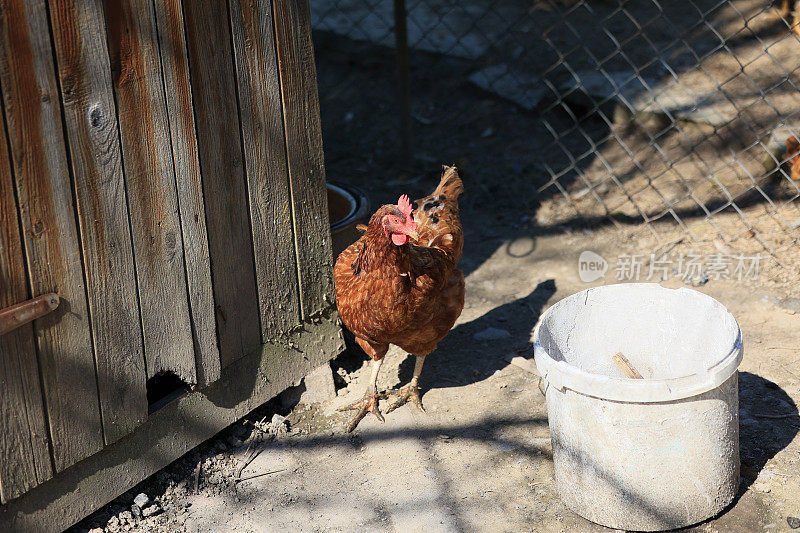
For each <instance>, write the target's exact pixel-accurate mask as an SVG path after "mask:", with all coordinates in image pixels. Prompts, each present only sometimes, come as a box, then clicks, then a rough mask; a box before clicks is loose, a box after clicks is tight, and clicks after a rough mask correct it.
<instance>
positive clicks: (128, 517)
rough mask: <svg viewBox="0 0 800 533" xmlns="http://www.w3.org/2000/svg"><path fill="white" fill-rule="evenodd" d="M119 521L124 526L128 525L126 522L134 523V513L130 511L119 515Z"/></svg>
mask: <svg viewBox="0 0 800 533" xmlns="http://www.w3.org/2000/svg"><path fill="white" fill-rule="evenodd" d="M119 521H120V522H122V523H123V524H124V523H126V522H132V521H133V513H131V512H130V511H123V512H121V513H120V514H119Z"/></svg>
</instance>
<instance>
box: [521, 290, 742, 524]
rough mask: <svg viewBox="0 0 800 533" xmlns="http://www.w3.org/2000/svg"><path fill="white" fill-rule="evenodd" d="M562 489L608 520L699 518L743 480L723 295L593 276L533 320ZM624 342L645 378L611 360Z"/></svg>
mask: <svg viewBox="0 0 800 533" xmlns="http://www.w3.org/2000/svg"><path fill="white" fill-rule="evenodd" d="M533 343H534V356H535V359H536V366H537V368H538V369H539V372H540V374H541V375H542V378H543V387H546V388H545V394H546V398H547V414H548V418H549V424H550V434H551V438H552V444H553V463H554V467H555V476H556V484H557V487H558V492H559V495H560V496H561V499H562V500H563V501H564V502H565V503H566V505H567V506H568V507H569V508H570V509H572V510H573V511H575V512H576V513H578V514H579V515H581V516H583V517H584V518H586V519H588V520H591V521H592V522H596V523H598V524H602V525H604V526H608V527H613V528H618V529H629V530H637V531H658V530H665V529H673V528H678V527H684V526H688V525H691V524H695V523H697V522H701V521H703V520H705V519H707V518H709V517H712V516H714V515H716V514H717V513H719V512H720V511H721V510H722V509H724V508H725V507H726V506H727V505H728V504H729V503H730V502H731V501H732V500H733V498H734V496H735V495H736V491H737V489H738V486H739V416H738V413H739V408H738V404H739V401H738V382H737V370H736V369H737V367H738V366H739V363H740V362H741V360H742V335H741V331H740V329H739V325H738V324H737V323H736V320H735V319H734V318H733V316H731V314H730V313H729V312H728V311H727V310H726V309H725V308H724V307H723V306H722V304H720V303H719V302H717V301H716V300H714V299H713V298H711V297H709V296H706V295H704V294H702V293H700V292H697V291H693V290H690V289H685V288H681V289H666V288H664V287H661V286H659V285H656V284H652V283H629V284H619V285H608V286H603V287H595V288H591V289H587V290H584V291H581V292H579V293H577V294H573V295H572V296H569V297H567V298H565V299H563V300H561V301H560V302H558V303H557V304H555V305H554V306H553V307H551V308H550V309H548V310H547V311H546V312H545V313H544V314H543V315H542V317H541V319H540V320H539V323H538V324H537V325H536V328H535V329H534V331H533ZM616 353H622V354H623V355H624V356H625V358H627V359H628V361H630V363H631V365H632V366H633V367H634V368H635V369H636V370H638V372H639V373H640V374H641V375H642V377H643V378H644V379H630V378H627V377H626V376H625V374H624V373H623V371H622V369H621V368H620V367H619V366H618V365H617V364H616V363H615V362H614V360H613V358H612V357H613V356H614V355H615V354H616Z"/></svg>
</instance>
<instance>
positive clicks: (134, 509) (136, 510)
mask: <svg viewBox="0 0 800 533" xmlns="http://www.w3.org/2000/svg"><path fill="white" fill-rule="evenodd" d="M131 514H132V515H133V517H134V518H135V519H137V520H139V519H141V518H142V508H141V507H139V506H138V505H136V504H135V503H134V504H133V505H131Z"/></svg>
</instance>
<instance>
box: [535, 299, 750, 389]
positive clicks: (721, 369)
mask: <svg viewBox="0 0 800 533" xmlns="http://www.w3.org/2000/svg"><path fill="white" fill-rule="evenodd" d="M622 285H626V286H637V288H642V289H658V290H663V291H685V292H691V293H692V294H694V295H699V296H700V297H701V298H705V299H708V300H710V301H711V302H713V303H714V304H715V305H718V306H720V307H721V308H722V309H723V310H724V311H725V313H727V314H728V316H730V317H731V319H732V320H733V323H734V324H735V325H736V339H735V340H734V342H733V345H732V347H731V349H730V350H729V351H728V352H727V353H726V354H725V355H724V356H722V357H721V358H720V359H719V360H717V361H715V362H714V363H712V364H711V365H709V366H708V367H707V368H705V369H703V370H700V371H698V372H694V373H691V374H687V375H685V376H679V377H675V378H667V379H653V378H648V379H630V378H617V377H611V376H604V375H601V374H593V373H591V372H587V371H585V370H582V369H580V368H578V367H577V366H574V365H572V364H569V363H567V362H566V361H556V360H555V359H553V358H552V357H550V354H548V353H547V350H545V349H544V347H543V346H542V345H541V342H540V340H539V332H540V328H541V325H542V323H543V322H544V321H545V320H546V319H547V317H549V316H550V315H551V314H552V313H553V312H554V311H555V310H557V309H558V308H559V307H560V305H561V303H562V302H564V301H566V300H568V299H570V298H578V297H580V295H584V294H585V295H587V296H588V293H589V292H590V291H596V290H604V289H607V288H610V287H619V286H622ZM532 339H533V355H534V361H535V363H536V367H537V369H538V370H539V374H540V375H541V376H542V379H544V380H545V381H546V382H547V384H548V386H552V387H555V388H556V389H559V390H562V391H563V390H565V389H570V390H572V391H574V392H577V393H580V394H583V395H585V396H591V397H594V398H598V399H603V400H612V401H618V402H626V403H659V402H669V401H674V400H681V399H684V398H690V397H692V396H698V395H700V394H703V393H704V392H707V391H709V390H712V389H715V388H717V387H719V386H720V385H721V384H722V383H724V382H725V381H726V380H727V379H728V378H730V377H731V376H732V375H734V373H735V372H736V370H737V369H738V367H739V363H741V361H742V357H743V355H744V350H743V342H742V330H741V327H740V326H739V322H738V321H737V320H736V318H735V317H734V316H733V315H732V314H731V312H730V311H728V309H727V308H726V307H725V306H724V305H722V304H721V303H720V302H719V301H718V300H716V299H715V298H713V297H711V296H709V295H707V294H704V293H702V292H700V291H696V290H692V289H689V288H686V287H679V288H676V289H672V288H668V287H662V286H661V285H659V284H657V283H615V284H611V285H601V286H598V287H590V288H587V289H584V290H581V291H578V292H576V293H574V294H571V295H569V296H567V297H565V298H563V299H561V300H559V301H558V302H557V303H556V304H554V305H552V306H551V307H550V308H549V309H547V310H546V311H545V312H544V313H542V315H541V317H539V320H538V322H537V323H536V326H535V327H534V329H533V335H532Z"/></svg>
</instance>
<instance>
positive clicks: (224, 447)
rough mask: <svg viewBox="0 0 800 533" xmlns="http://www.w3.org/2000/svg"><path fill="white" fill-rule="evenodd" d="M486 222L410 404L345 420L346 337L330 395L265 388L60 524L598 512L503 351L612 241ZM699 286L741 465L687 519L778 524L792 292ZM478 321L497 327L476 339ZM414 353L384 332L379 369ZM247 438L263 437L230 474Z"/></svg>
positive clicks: (351, 356)
mask: <svg viewBox="0 0 800 533" xmlns="http://www.w3.org/2000/svg"><path fill="white" fill-rule="evenodd" d="M489 231H490V228H488V227H485V228H483V229H481V228H472V229H470V230H468V233H467V242H468V243H472V244H471V246H469V248H468V250H470V251H471V252H472V254H471V255H472V256H473V257H474V256H475V253H476V252H478V251H479V250H480V251H481V252H483V254H485V255H486V259H485V260H484V261H482V262H481V264H480V265H475V267H474V268H472V269H471V272H470V273H469V275H468V277H467V304H466V308H465V309H464V313H463V314H462V316H461V318H460V320H459V321H458V324H457V325H456V327H455V328H454V329H453V331H452V332H451V333H450V335H449V336H448V337H447V338H446V339H445V340H444V341H443V342H442V344H441V345H440V347H439V349H438V350H437V351H436V352H434V353H433V354H432V355H431V356H429V360H428V362H427V363H426V365H425V367H424V371H423V374H422V380H421V385H422V388H423V390H424V396H423V402H424V404H425V406H426V409H427V411H426V412H425V413H421V412H419V411H417V410H416V408H415V407H414V406H413V405H411V404H409V405H406V406H404V407H402V408H401V409H399V410H397V411H395V412H393V413H391V414H389V415H387V416H386V422H385V423H380V422H379V421H378V420H377V419H375V418H373V417H368V418H366V419H365V420H364V421H363V422H362V423H361V425H360V426H359V427H358V429H357V430H356V432H355V433H353V434H352V435H348V434H346V433H345V432H344V428H345V426H346V421H347V419H348V415H347V414H345V413H339V412H336V411H335V409H336V407H338V406H341V405H343V404H346V403H348V402H352V401H354V400H355V399H357V398H359V397H360V396H361V395H362V394H363V391H364V387H365V386H366V383H367V380H368V378H369V366H368V363H367V362H366V359H365V358H364V357H363V356H361V355H360V354H358V353H356V352H354V353H349V352H348V353H346V354H344V355H343V356H341V357H340V358H339V359H338V360H336V361H335V362H334V367H335V368H336V370H337V374H336V375H337V376H339V377H338V378H337V386H338V387H339V390H338V395H337V396H336V398H334V399H332V400H330V401H327V402H325V403H323V404H320V405H313V406H309V405H303V404H299V405H296V406H294V407H293V408H291V410H290V411H289V412H286V411H285V410H281V407H280V405H279V402H277V401H276V402H272V403H270V404H268V405H266V406H264V407H263V408H261V409H260V410H259V411H258V412H255V413H252V414H251V415H250V416H248V417H247V419H245V420H244V421H242V422H239V423H237V424H235V425H234V426H232V427H231V428H229V429H228V430H226V432H224V433H223V434H221V435H220V436H219V437H218V438H216V439H212V440H211V441H209V442H207V443H206V444H204V445H202V446H200V447H199V448H198V449H197V450H196V451H194V452H192V453H190V454H187V456H186V457H184V458H183V459H181V460H179V461H177V462H176V463H175V464H173V465H172V466H171V467H169V468H167V469H166V470H165V471H163V472H160V473H159V474H156V475H155V476H153V478H151V479H150V480H148V481H146V482H144V483H142V484H141V485H140V486H139V487H137V488H135V489H133V490H132V491H129V492H128V493H126V494H125V495H123V496H122V497H121V498H118V499H117V500H115V501H114V502H112V503H111V504H110V505H109V506H107V507H106V508H105V509H103V510H101V511H100V512H98V513H96V514H95V515H93V516H91V517H89V518H88V519H87V520H85V521H84V522H82V523H81V524H80V525H79V526H78V527H76V528H75V529H74V530H73V532H77V531H86V530H87V529H88V530H90V529H92V528H105V531H107V532H116V531H188V532H194V531H198V532H199V531H203V532H207V531H216V532H223V531H236V532H245V531H288V530H298V531H542V532H550V531H587V532H588V531H602V530H604V528H602V527H600V526H597V525H594V524H591V523H589V522H587V521H585V520H583V519H582V518H580V517H578V516H577V515H575V514H573V513H572V512H571V511H569V510H568V509H567V508H566V507H565V506H564V505H563V504H562V503H561V501H560V500H559V498H558V494H557V492H556V488H555V485H554V479H553V465H552V459H551V447H550V439H549V432H548V426H547V410H546V405H545V401H544V398H543V397H542V395H541V393H540V392H539V390H538V388H537V381H538V377H537V376H536V375H535V374H532V373H530V372H528V371H526V370H523V369H522V368H519V367H518V366H515V365H513V364H510V363H509V362H508V359H509V357H510V356H514V355H521V356H523V357H530V355H531V345H530V341H529V336H530V332H531V329H532V327H533V325H534V323H535V322H536V320H537V318H538V316H539V314H540V313H541V311H542V310H543V309H545V308H547V307H548V306H550V305H552V304H553V303H554V302H556V301H558V300H559V299H560V298H562V297H564V296H566V295H568V294H571V293H573V292H575V291H577V290H580V289H583V288H585V287H587V286H588V285H586V284H584V283H582V282H581V281H580V280H579V278H578V273H577V257H578V254H579V253H580V251H583V250H585V249H591V250H593V251H595V252H597V253H599V254H600V255H601V256H604V257H612V256H613V255H615V254H619V253H623V252H624V248H622V247H620V246H619V245H618V244H616V240H612V239H609V238H608V237H607V236H603V235H600V234H596V233H590V232H583V231H580V232H576V233H566V234H563V235H558V236H536V237H535V238H530V237H520V238H517V239H498V238H496V237H492V236H491V234H490V233H489ZM467 263H468V264H470V262H469V261H467ZM607 277H608V275H607ZM604 281H605V282H609V281H613V278H612V279H610V280H609V279H605V280H604ZM601 282H602V281H601ZM666 284H667V285H669V286H678V285H681V282H679V281H678V282H676V281H672V282H667V283H666ZM699 290H701V291H703V292H705V293H707V294H710V295H712V296H713V297H715V298H717V299H719V300H720V301H721V302H722V303H724V304H725V305H726V306H727V307H728V308H729V309H730V311H731V312H732V313H733V314H734V316H735V317H736V318H737V320H738V321H739V323H740V325H741V327H742V330H743V333H744V343H745V356H744V361H743V363H742V365H741V367H740V374H739V376H740V377H739V386H740V413H741V457H742V464H743V467H742V484H741V491H740V493H739V496H738V497H737V499H736V501H735V502H734V504H733V505H732V506H731V507H730V508H729V509H727V510H726V511H725V512H724V513H722V515H721V516H718V517H716V518H714V519H711V520H709V521H707V522H706V523H703V524H700V525H698V526H696V527H695V528H693V529H692V530H693V531H719V532H722V531H734V532H753V531H784V530H788V525H787V521H786V520H787V517H789V516H799V515H800V475H798V474H800V437H798V436H797V434H798V429H800V417H799V416H798V413H797V403H798V402H800V380H798V370H797V369H798V368H799V367H798V364H797V363H798V352H797V348H796V347H797V346H798V345H799V344H800V327H798V326H799V325H800V322H798V315H797V314H796V313H797V312H798V309H797V306H796V305H793V304H792V303H791V302H789V304H787V303H786V302H783V303H782V299H783V295H782V294H780V293H777V292H774V291H770V290H764V289H758V288H755V287H744V286H741V285H739V284H737V283H734V282H730V281H713V280H712V281H709V282H708V283H706V284H705V285H703V286H702V287H699ZM488 328H496V329H497V330H501V331H502V332H503V333H502V334H501V335H502V337H503V338H500V339H497V340H492V341H486V342H479V341H476V340H475V338H474V336H475V334H476V333H479V332H483V331H485V330H486V329H488ZM412 366H413V365H412V364H411V361H409V360H408V359H407V358H406V356H405V354H403V353H401V352H399V351H398V350H396V349H392V350H391V351H390V352H389V355H388V356H387V362H386V364H385V365H384V367H383V371H382V374H381V376H380V378H379V386H381V387H393V386H397V385H399V384H401V383H404V382H406V381H407V380H408V379H409V378H410V374H411V370H412ZM384 407H385V406H384ZM276 412H283V413H284V414H286V415H287V420H286V424H288V425H284V424H281V423H278V422H277V420H276V423H273V424H270V421H271V420H272V416H273V414H274V413H276ZM262 430H264V431H262ZM259 441H260V442H259ZM254 451H258V452H260V453H259V454H258V455H257V456H256V457H255V459H253V460H252V462H250V463H249V465H248V466H247V467H246V468H244V470H243V471H242V472H241V478H242V479H243V480H242V481H238V482H237V481H236V475H237V471H238V470H239V468H240V467H241V466H242V465H243V464H244V463H245V462H246V460H247V459H249V458H251V457H252V456H253V455H254V453H253V452H254ZM198 462H199V463H200V464H201V468H200V472H199V476H198V477H197V479H198V485H197V486H198V492H197V493H196V494H195V493H194V483H195V470H196V465H197V464H198ZM663 482H665V483H666V482H669V480H663ZM138 493H145V494H146V495H147V496H148V497H149V498H150V499H151V500H155V501H156V505H157V508H156V511H155V512H156V514H155V515H153V516H151V517H148V518H144V519H142V520H137V519H135V518H133V516H132V514H131V511H130V506H131V505H132V504H133V499H134V496H136V495H137V494H138ZM145 508H147V506H145ZM151 512H152V511H151ZM128 518H130V520H127V519H128Z"/></svg>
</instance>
